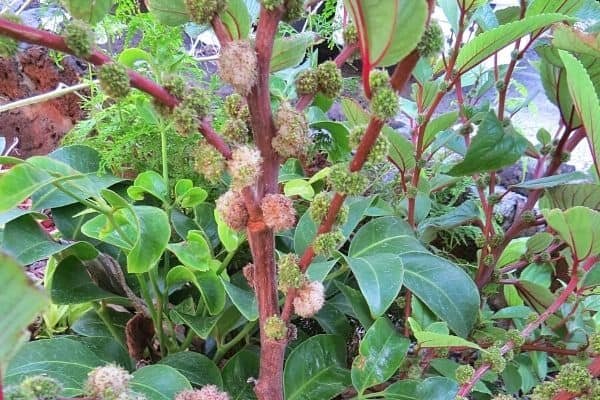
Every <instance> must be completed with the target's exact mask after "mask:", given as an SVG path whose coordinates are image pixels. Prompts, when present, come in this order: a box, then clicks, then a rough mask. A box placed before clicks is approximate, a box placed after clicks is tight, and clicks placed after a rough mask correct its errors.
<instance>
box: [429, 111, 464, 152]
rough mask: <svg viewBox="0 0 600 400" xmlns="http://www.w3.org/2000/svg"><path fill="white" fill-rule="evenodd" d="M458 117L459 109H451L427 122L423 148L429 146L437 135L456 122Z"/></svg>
mask: <svg viewBox="0 0 600 400" xmlns="http://www.w3.org/2000/svg"><path fill="white" fill-rule="evenodd" d="M457 118H458V111H451V112H448V113H446V114H442V115H440V116H438V117H436V118H434V119H432V120H431V121H429V123H428V124H427V127H426V128H425V136H424V137H423V148H427V147H429V145H430V144H431V143H432V142H433V141H434V140H435V136H436V135H437V134H438V133H440V132H441V131H445V130H446V129H448V128H450V127H451V126H452V125H454V123H455V122H456V119H457Z"/></svg>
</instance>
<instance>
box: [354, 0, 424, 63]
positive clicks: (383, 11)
mask: <svg viewBox="0 0 600 400" xmlns="http://www.w3.org/2000/svg"><path fill="white" fill-rule="evenodd" d="M344 4H345V5H346V9H347V10H348V11H349V12H350V14H351V15H352V20H353V21H354V23H355V24H356V27H357V30H358V34H359V42H360V43H361V51H362V52H363V54H364V55H365V56H364V57H363V63H365V64H366V65H367V67H366V68H368V69H370V68H371V67H374V66H384V67H385V66H388V65H392V64H395V63H396V62H398V61H400V60H401V59H402V58H404V57H405V56H406V55H408V53H410V52H411V51H412V50H413V49H414V48H415V47H416V46H417V44H418V43H419V41H420V40H421V36H422V35H423V32H424V30H425V21H426V19H427V4H426V2H425V1H422V0H417V1H407V0H345V1H344Z"/></svg>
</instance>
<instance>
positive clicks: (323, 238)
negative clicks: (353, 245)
mask: <svg viewBox="0 0 600 400" xmlns="http://www.w3.org/2000/svg"><path fill="white" fill-rule="evenodd" d="M344 239H345V238H344V234H343V233H342V232H341V231H339V230H335V231H332V232H328V233H321V234H320V235H317V237H316V238H315V242H314V243H313V249H314V251H315V254H317V255H324V256H330V255H331V253H332V252H333V251H334V250H335V249H336V248H337V246H338V244H339V243H340V242H342V241H343V240H344Z"/></svg>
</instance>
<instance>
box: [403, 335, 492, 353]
mask: <svg viewBox="0 0 600 400" xmlns="http://www.w3.org/2000/svg"><path fill="white" fill-rule="evenodd" d="M414 334H415V337H416V338H417V342H418V343H419V346H421V347H444V348H448V347H470V348H473V349H478V350H481V347H479V346H478V345H477V344H476V343H473V342H470V341H468V340H465V339H463V338H461V337H458V336H453V335H446V334H442V333H436V332H429V331H420V332H414Z"/></svg>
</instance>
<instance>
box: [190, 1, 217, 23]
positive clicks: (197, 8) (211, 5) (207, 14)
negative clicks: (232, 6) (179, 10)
mask: <svg viewBox="0 0 600 400" xmlns="http://www.w3.org/2000/svg"><path fill="white" fill-rule="evenodd" d="M185 6H186V8H187V12H188V14H189V16H190V19H191V20H192V21H194V22H195V23H197V24H198V25H206V24H209V23H210V22H211V20H212V19H213V17H214V16H215V15H216V14H219V13H221V12H222V11H223V10H225V7H226V6H227V1H226V0H185Z"/></svg>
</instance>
